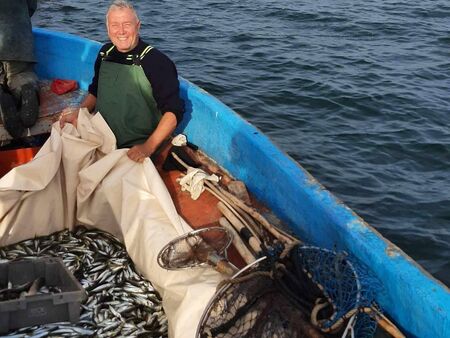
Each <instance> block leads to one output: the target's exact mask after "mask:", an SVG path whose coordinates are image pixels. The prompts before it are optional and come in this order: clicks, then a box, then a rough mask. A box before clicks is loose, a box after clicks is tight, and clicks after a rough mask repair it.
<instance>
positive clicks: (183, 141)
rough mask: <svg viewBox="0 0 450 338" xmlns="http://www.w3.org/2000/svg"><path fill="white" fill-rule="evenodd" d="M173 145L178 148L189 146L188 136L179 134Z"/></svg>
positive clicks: (173, 140)
mask: <svg viewBox="0 0 450 338" xmlns="http://www.w3.org/2000/svg"><path fill="white" fill-rule="evenodd" d="M172 144H173V145H174V146H177V147H181V146H185V145H186V144H187V138H186V135H183V134H178V135H177V136H175V137H174V138H173V139H172Z"/></svg>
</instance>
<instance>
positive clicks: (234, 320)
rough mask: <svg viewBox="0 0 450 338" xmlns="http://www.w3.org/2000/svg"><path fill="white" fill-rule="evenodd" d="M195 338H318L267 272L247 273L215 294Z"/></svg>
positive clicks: (316, 332) (304, 317) (305, 318)
mask: <svg viewBox="0 0 450 338" xmlns="http://www.w3.org/2000/svg"><path fill="white" fill-rule="evenodd" d="M197 337H202V338H206V337H217V338H236V337H248V338H260V337H267V338H269V337H279V338H290V337H321V334H320V333H319V332H318V331H317V330H316V329H315V328H314V327H312V325H311V324H310V323H309V322H308V319H307V316H306V315H305V314H304V313H303V312H302V311H301V310H300V309H298V308H296V307H295V306H293V305H292V303H291V302H290V301H289V299H288V298H287V297H286V294H284V293H283V292H282V290H281V289H280V287H279V286H278V285H277V281H276V280H275V279H273V278H272V277H271V275H270V273H250V274H249V275H247V277H243V278H240V280H239V281H237V282H234V283H231V284H228V285H226V286H225V287H223V288H222V289H221V290H220V291H218V293H217V295H216V297H215V298H214V299H213V301H212V302H211V303H210V305H209V307H208V308H207V310H206V312H205V315H204V317H203V320H202V323H201V325H200V326H199V331H198V335H197Z"/></svg>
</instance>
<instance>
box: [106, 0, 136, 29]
mask: <svg viewBox="0 0 450 338" xmlns="http://www.w3.org/2000/svg"><path fill="white" fill-rule="evenodd" d="M124 8H128V9H131V10H132V11H133V13H134V15H135V16H136V20H137V21H139V17H138V15H137V12H136V10H135V9H134V7H133V5H132V4H131V3H130V2H129V1H127V0H114V1H113V2H111V5H109V8H108V11H107V12H106V24H108V14H109V11H110V10H112V9H124Z"/></svg>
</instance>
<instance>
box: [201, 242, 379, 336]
mask: <svg viewBox="0 0 450 338" xmlns="http://www.w3.org/2000/svg"><path fill="white" fill-rule="evenodd" d="M368 283H369V284H370V282H368ZM368 283H366V281H364V282H362V281H361V276H360V275H359V274H358V270H357V269H356V268H355V265H354V264H352V263H351V262H350V261H349V259H348V256H347V255H346V254H345V253H342V252H341V253H337V252H334V251H331V250H327V249H322V248H317V247H311V246H297V247H295V248H294V249H292V250H291V252H290V255H289V257H288V258H286V259H275V260H270V259H268V260H267V261H266V262H265V263H260V264H259V265H258V266H257V267H254V268H253V269H251V270H250V271H249V272H246V273H245V274H243V275H240V276H239V277H237V278H235V279H232V280H230V281H229V284H226V285H225V286H224V287H222V288H221V289H220V290H219V291H218V292H217V293H216V296H215V297H214V299H212V301H211V302H210V304H209V306H208V307H207V309H206V310H205V312H204V314H203V317H202V320H201V322H200V324H199V327H198V332H197V337H201V338H204V337H224V338H231V337H233V338H235V337H322V336H327V337H328V336H329V337H335V336H339V337H342V336H343V337H372V336H373V334H374V332H375V329H376V321H375V320H373V319H372V318H371V317H370V316H369V315H367V314H365V313H363V312H361V311H360V310H361V309H362V308H364V307H368V306H371V305H372V301H373V292H372V291H373V286H371V287H368ZM322 304H323V305H322ZM350 319H351V321H350ZM343 333H344V335H343Z"/></svg>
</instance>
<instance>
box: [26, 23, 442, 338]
mask: <svg viewBox="0 0 450 338" xmlns="http://www.w3.org/2000/svg"><path fill="white" fill-rule="evenodd" d="M34 33H35V46H36V47H35V48H36V57H37V59H38V63H37V65H36V71H37V73H38V75H39V76H40V77H41V78H46V79H51V78H65V79H75V80H77V81H78V82H79V85H80V87H81V88H82V89H87V86H88V85H89V83H90V81H91V78H92V75H93V63H94V61H95V57H96V55H97V52H98V50H99V48H100V44H99V43H97V42H94V41H91V40H86V39H83V38H79V37H75V36H72V35H68V34H64V33H57V32H53V31H48V30H44V29H35V30H34ZM180 83H181V85H180V86H181V95H182V97H183V99H184V100H185V102H186V108H187V113H186V116H185V118H184V120H183V121H182V123H181V125H180V126H179V127H178V131H179V132H183V133H184V134H186V135H187V136H188V139H189V140H190V141H191V142H193V143H195V144H197V145H198V146H199V147H200V148H201V149H202V150H203V151H204V152H206V153H207V154H208V155H209V156H210V157H212V158H213V159H214V160H216V161H217V162H218V163H219V164H220V165H221V166H223V167H224V168H226V169H227V170H228V171H229V172H230V173H231V174H232V175H233V176H235V177H237V178H239V179H240V180H242V181H244V182H245V183H246V185H247V187H248V189H249V190H250V191H251V192H252V194H254V195H255V196H256V197H257V198H258V199H259V200H260V201H262V202H263V203H265V204H266V205H267V206H268V207H270V208H271V209H272V210H273V211H274V212H275V213H276V215H277V216H278V217H279V218H280V219H281V220H282V221H284V222H285V223H286V224H287V225H289V226H290V227H291V228H292V230H293V231H294V232H295V233H296V234H298V236H299V237H300V238H302V239H304V240H305V241H308V242H310V243H311V244H314V245H318V246H323V247H326V248H337V249H338V250H345V251H347V252H348V253H350V254H351V255H353V256H354V257H356V258H357V259H358V260H360V261H361V262H363V263H364V264H365V265H366V266H368V267H370V269H371V272H372V273H373V274H374V275H375V276H376V277H378V279H379V280H380V281H381V282H382V286H383V287H382V290H381V291H380V292H378V294H377V296H376V299H377V302H378V303H379V304H380V305H381V307H382V308H383V309H384V310H385V311H386V312H387V313H388V315H389V316H390V317H391V318H392V319H393V320H394V321H395V322H396V323H397V324H398V325H399V326H400V327H401V329H402V330H403V331H404V332H406V333H407V334H408V336H413V337H450V291H449V289H448V288H447V287H445V286H444V285H443V284H441V283H440V282H439V281H437V280H435V279H434V278H433V277H431V276H430V275H429V274H428V273H427V272H426V271H424V270H423V269H422V268H421V267H420V266H419V265H418V264H417V263H416V262H414V261H413V260H412V259H411V258H409V257H408V256H407V255H405V254H404V253H403V252H402V251H401V250H400V249H399V248H398V247H396V246H395V245H394V244H392V243H391V242H389V241H388V240H386V239H385V238H383V237H382V236H381V235H380V234H379V233H378V232H377V231H376V230H374V229H373V228H372V227H370V226H369V225H368V224H367V223H365V222H364V221H363V220H362V219H361V218H360V217H358V216H357V215H356V214H355V213H354V212H353V211H352V210H351V209H350V208H348V207H347V206H346V205H345V204H343V203H342V202H341V201H339V200H338V199H336V197H334V196H333V195H332V194H331V193H330V192H329V191H327V190H326V189H325V188H324V187H323V186H321V185H320V184H319V183H318V182H317V181H316V180H315V179H314V178H313V177H312V176H311V175H310V174H308V173H307V171H306V170H304V169H303V168H302V167H301V166H300V165H299V164H297V163H296V162H295V161H294V160H292V159H291V158H290V157H289V156H287V155H286V154H284V153H283V152H282V151H280V150H279V149H278V148H277V147H276V146H275V145H274V144H273V143H272V142H271V141H270V140H269V139H268V138H267V137H266V136H265V135H264V134H263V133H262V132H261V131H260V130H258V129H256V128H255V127H254V126H252V125H251V124H249V123H248V122H246V121H245V120H243V119H242V118H241V117H240V116H239V115H237V114H236V113H235V112H234V111H232V110H231V109H230V108H229V107H227V106H225V105H224V104H223V103H221V102H220V101H219V100H217V99H216V98H214V97H213V96H211V95H209V94H208V93H207V92H205V91H203V90H202V89H200V88H198V87H197V86H195V85H193V84H192V83H190V82H188V81H186V80H184V79H180Z"/></svg>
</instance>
